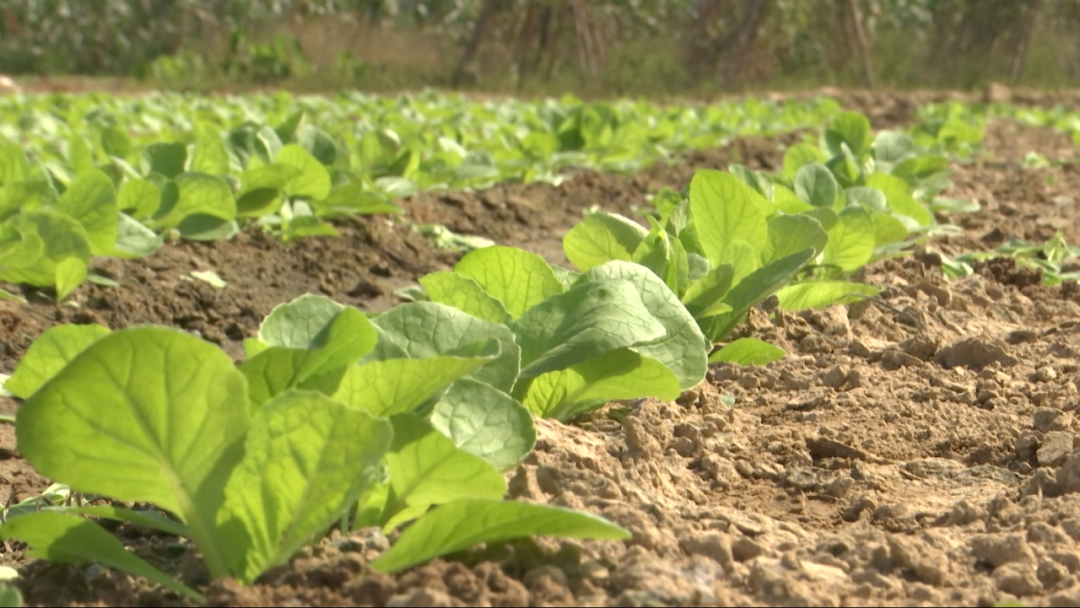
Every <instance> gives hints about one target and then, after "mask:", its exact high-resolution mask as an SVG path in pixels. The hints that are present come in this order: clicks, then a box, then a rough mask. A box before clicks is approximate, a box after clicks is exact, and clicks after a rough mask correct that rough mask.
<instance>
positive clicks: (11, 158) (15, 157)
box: [0, 143, 30, 186]
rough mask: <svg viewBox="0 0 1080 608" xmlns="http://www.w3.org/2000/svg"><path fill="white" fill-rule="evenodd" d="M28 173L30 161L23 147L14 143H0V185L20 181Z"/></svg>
mask: <svg viewBox="0 0 1080 608" xmlns="http://www.w3.org/2000/svg"><path fill="white" fill-rule="evenodd" d="M29 173H30V162H29V161H28V160H26V152H25V151H24V149H23V147H22V146H21V145H19V144H16V143H10V144H0V185H3V186H7V185H8V184H10V183H12V182H18V181H22V180H24V179H26V176H27V175H28V174H29Z"/></svg>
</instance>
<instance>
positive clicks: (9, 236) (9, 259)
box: [0, 224, 45, 271]
mask: <svg viewBox="0 0 1080 608" xmlns="http://www.w3.org/2000/svg"><path fill="white" fill-rule="evenodd" d="M44 253H45V241H44V240H42V238H41V236H39V235H38V233H37V230H36V229H35V228H33V227H31V228H30V229H29V230H19V229H18V228H16V227H15V226H12V225H11V224H0V271H2V270H3V269H5V268H26V267H28V266H33V265H34V264H35V263H36V262H37V261H38V260H39V259H40V258H41V256H42V255H43V254H44Z"/></svg>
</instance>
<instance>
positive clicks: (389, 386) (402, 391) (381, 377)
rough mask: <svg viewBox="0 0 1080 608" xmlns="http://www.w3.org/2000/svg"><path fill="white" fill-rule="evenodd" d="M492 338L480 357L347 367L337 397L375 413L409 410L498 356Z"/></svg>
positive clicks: (335, 394) (380, 362)
mask: <svg viewBox="0 0 1080 608" xmlns="http://www.w3.org/2000/svg"><path fill="white" fill-rule="evenodd" d="M498 345H499V343H498V342H495V341H494V340H492V341H491V342H490V343H489V347H488V348H485V349H484V351H481V352H482V353H485V354H483V355H481V356H477V357H428V358H426V359H387V360H386V361H368V362H366V363H363V364H361V365H354V366H351V367H349V368H348V369H347V370H345V375H344V376H343V377H342V378H341V382H340V384H339V385H338V387H337V391H336V392H335V393H334V394H333V395H334V398H335V399H337V400H338V401H341V402H342V403H347V404H349V405H351V406H353V407H355V408H357V409H360V410H363V411H365V412H369V413H370V414H372V415H374V416H392V415H394V414H408V413H411V412H413V411H415V410H416V409H418V408H419V407H420V406H421V405H424V404H425V403H427V402H428V401H429V400H431V399H432V398H433V397H436V396H438V395H439V394H440V393H442V392H443V391H445V390H446V389H447V388H448V387H449V386H450V385H451V384H453V383H454V381H456V380H458V379H459V378H463V377H465V376H467V375H469V374H471V373H473V372H474V371H476V370H477V369H479V368H480V367H481V366H483V365H485V364H487V363H490V362H491V361H492V360H493V359H494V358H495V357H496V356H498Z"/></svg>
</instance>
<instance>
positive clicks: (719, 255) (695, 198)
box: [690, 170, 769, 266]
mask: <svg viewBox="0 0 1080 608" xmlns="http://www.w3.org/2000/svg"><path fill="white" fill-rule="evenodd" d="M767 207H768V202H767V201H765V199H764V198H762V196H761V195H760V194H758V193H757V192H756V191H754V189H753V188H751V187H750V186H747V185H746V184H744V183H743V182H742V181H741V180H739V178H737V177H735V176H734V175H731V174H728V173H721V172H719V171H711V170H706V171H698V172H697V173H695V174H694V177H693V179H692V180H691V181H690V210H691V214H692V216H693V218H694V219H693V221H694V226H695V228H696V230H697V236H698V239H699V240H700V242H701V247H702V249H703V250H704V252H705V254H706V257H708V258H709V262H710V263H712V265H713V266H719V265H720V264H722V263H724V262H726V261H727V260H725V259H724V257H723V256H724V252H725V251H727V248H728V245H729V244H730V243H731V242H732V241H734V240H737V239H741V240H744V241H746V242H747V243H749V244H750V245H751V246H752V247H753V248H754V249H755V250H757V251H760V250H761V249H762V248H764V246H765V243H766V240H767V238H768V230H769V229H768V225H767V224H766V221H765V218H766V209H767Z"/></svg>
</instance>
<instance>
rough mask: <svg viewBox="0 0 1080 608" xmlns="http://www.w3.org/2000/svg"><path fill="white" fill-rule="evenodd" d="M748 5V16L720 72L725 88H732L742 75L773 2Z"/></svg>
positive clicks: (765, 0)
mask: <svg viewBox="0 0 1080 608" xmlns="http://www.w3.org/2000/svg"><path fill="white" fill-rule="evenodd" d="M746 4H747V5H748V8H747V10H746V16H745V17H744V18H743V20H742V22H741V23H740V24H739V29H738V31H737V32H736V34H735V39H734V41H733V44H732V45H731V47H730V50H729V52H728V53H727V58H726V59H725V60H724V65H723V68H722V69H721V72H720V74H721V77H722V78H723V83H724V86H725V87H730V86H731V85H732V84H734V83H735V81H736V80H737V79H738V77H739V76H740V75H741V73H742V68H743V65H744V64H745V63H746V58H747V56H748V54H749V51H750V49H751V47H752V46H753V44H754V39H756V38H757V34H758V30H760V29H761V25H762V24H763V23H765V18H766V17H767V16H768V15H769V6H770V4H772V2H771V0H749V1H748V2H747V3H746Z"/></svg>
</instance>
